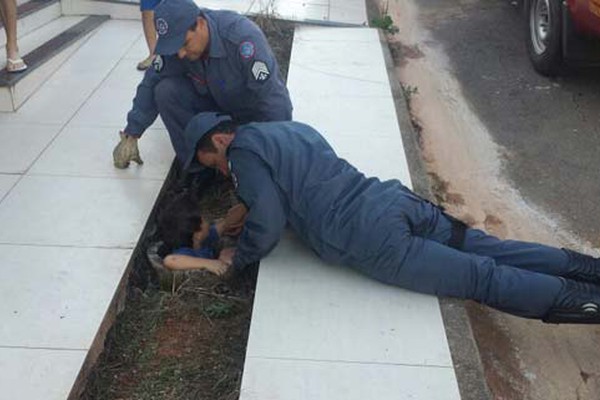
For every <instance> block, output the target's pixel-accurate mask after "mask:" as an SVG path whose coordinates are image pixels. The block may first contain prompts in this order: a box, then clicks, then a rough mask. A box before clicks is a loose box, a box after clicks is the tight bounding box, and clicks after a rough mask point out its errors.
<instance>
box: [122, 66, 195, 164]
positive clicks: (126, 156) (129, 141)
mask: <svg viewBox="0 0 600 400" xmlns="http://www.w3.org/2000/svg"><path fill="white" fill-rule="evenodd" d="M167 65H168V67H167ZM182 73H183V67H182V65H181V63H179V62H177V60H174V59H173V57H172V56H170V57H160V56H156V58H155V59H154V62H153V65H152V67H151V68H148V70H146V72H145V73H144V78H143V79H142V82H141V83H140V84H139V85H138V87H137V90H136V94H135V97H134V99H133V106H132V108H131V111H129V113H128V114H127V126H126V127H125V129H124V130H123V131H121V132H120V135H121V141H120V142H119V143H118V144H117V146H116V147H115V149H114V150H113V160H114V165H115V167H117V168H121V169H122V168H127V167H128V166H129V163H130V162H131V161H135V162H137V163H138V164H143V161H142V159H141V157H140V153H139V150H138V145H137V141H138V139H139V138H140V137H141V136H142V134H143V133H144V131H145V130H146V129H147V128H148V127H149V126H150V125H152V123H153V122H154V120H156V117H157V116H158V108H157V106H156V102H155V100H154V88H155V87H156V85H157V84H158V82H159V81H160V79H161V78H162V77H165V76H174V75H178V74H182Z"/></svg>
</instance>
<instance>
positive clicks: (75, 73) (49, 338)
mask: <svg viewBox="0 0 600 400" xmlns="http://www.w3.org/2000/svg"><path fill="white" fill-rule="evenodd" d="M71 19H73V18H70V19H69V21H70V20H71ZM142 44H143V38H142V34H141V27H140V25H139V22H138V21H109V22H107V23H105V24H103V25H102V26H101V27H100V29H98V30H97V31H96V32H94V33H93V34H92V36H91V37H90V38H89V40H87V41H86V42H85V43H84V44H83V46H82V47H80V48H79V49H78V50H77V51H76V52H75V53H74V54H73V55H72V56H71V57H70V58H69V59H68V60H67V61H65V62H64V64H63V65H62V66H61V68H60V69H59V70H58V71H57V72H56V73H55V74H53V75H52V76H51V77H50V79H48V80H47V82H45V83H44V85H43V86H42V87H41V88H40V89H39V91H38V92H36V94H35V95H34V97H33V98H31V99H30V100H28V101H27V102H26V103H25V104H24V105H23V107H22V108H21V109H20V110H19V111H17V112H16V113H11V114H0V142H1V143H2V146H1V147H0V270H1V272H2V276H3V277H4V278H3V279H2V280H0V293H3V301H2V303H1V304H0V320H1V321H2V324H0V387H1V388H2V390H1V391H0V399H2V400H4V399H6V400H8V399H10V400H13V399H22V400H38V399H47V400H65V399H66V398H67V396H68V394H69V391H70V390H71V387H72V385H73V383H74V381H75V379H76V377H77V374H78V373H79V370H80V368H81V366H82V363H83V360H84V359H85V356H86V355H87V352H88V350H89V348H90V346H91V344H92V341H93V339H94V337H95V335H96V332H97V330H98V327H99V326H100V324H101V322H102V319H103V318H104V315H105V313H106V310H107V308H108V305H109V304H110V301H111V299H112V298H113V296H114V294H115V290H116V288H117V285H118V283H119V281H120V280H121V278H122V276H123V273H124V271H125V268H126V266H127V263H128V260H129V258H130V257H131V253H132V251H133V248H134V246H135V245H136V243H137V241H138V237H139V235H140V233H141V231H142V229H143V226H144V225H145V223H146V220H147V218H148V215H149V213H150V210H151V208H152V206H153V205H154V201H155V199H156V196H157V194H158V192H159V190H160V188H161V186H162V183H163V180H164V178H165V177H166V174H167V172H168V170H169V167H170V165H171V162H172V160H173V151H172V149H171V145H170V143H169V139H168V135H167V133H166V132H165V130H164V128H161V124H156V126H157V127H158V128H155V129H150V130H149V131H148V132H147V133H146V135H145V136H144V138H143V139H142V140H141V141H140V150H141V153H142V157H143V158H144V159H145V161H146V164H145V165H144V166H142V167H139V166H137V165H133V166H132V167H131V168H129V169H127V170H124V171H122V170H116V169H115V168H114V167H113V165H112V148H113V147H114V145H115V144H116V143H117V142H118V131H119V129H121V128H123V125H124V124H125V117H126V112H127V111H128V109H129V107H130V106H131V99H132V98H133V96H134V94H135V86H136V85H137V83H138V82H139V81H140V80H141V77H142V75H141V73H139V72H138V71H136V70H135V65H136V63H137V59H138V55H139V53H140V52H141V51H142V50H143V46H142ZM132 54H133V55H132ZM127 69H129V70H127ZM126 91H127V92H128V93H125V92H126ZM110 93H112V96H110ZM6 277H9V278H8V279H6Z"/></svg>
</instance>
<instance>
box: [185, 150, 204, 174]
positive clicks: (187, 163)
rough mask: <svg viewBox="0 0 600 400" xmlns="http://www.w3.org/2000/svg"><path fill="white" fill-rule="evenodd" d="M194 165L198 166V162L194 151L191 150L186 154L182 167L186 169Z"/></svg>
mask: <svg viewBox="0 0 600 400" xmlns="http://www.w3.org/2000/svg"><path fill="white" fill-rule="evenodd" d="M195 165H197V166H200V163H199V162H198V160H197V159H196V151H195V150H192V153H191V154H190V155H189V156H188V158H187V160H185V164H184V165H183V169H184V170H186V171H187V170H189V169H190V168H193V167H194V166H195Z"/></svg>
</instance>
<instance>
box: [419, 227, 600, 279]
mask: <svg viewBox="0 0 600 400" xmlns="http://www.w3.org/2000/svg"><path fill="white" fill-rule="evenodd" d="M448 224H450V220H449V219H448V218H444V217H443V216H442V217H441V218H440V221H439V223H438V224H437V226H436V227H435V228H434V229H433V230H432V234H431V237H430V238H431V239H433V240H436V241H439V242H441V243H444V244H447V241H446V239H445V238H446V236H447V235H448V232H447V229H448V228H447V226H448ZM460 250H462V251H465V252H468V253H474V254H478V255H481V256H486V257H491V258H493V259H494V261H495V262H496V263H497V264H501V265H511V266H513V267H517V268H522V269H527V270H530V271H534V272H540V273H543V274H549V275H555V276H562V277H564V278H570V279H575V280H578V281H583V282H591V283H595V284H600V260H598V259H596V258H593V257H590V256H587V255H583V254H580V253H577V252H574V251H571V250H567V249H559V248H556V247H552V246H546V245H543V244H540V243H533V242H524V241H518V240H501V239H498V238H497V237H495V236H492V235H489V234H487V233H485V232H483V231H481V230H478V229H467V230H466V232H465V238H464V242H463V244H462V246H461V247H460Z"/></svg>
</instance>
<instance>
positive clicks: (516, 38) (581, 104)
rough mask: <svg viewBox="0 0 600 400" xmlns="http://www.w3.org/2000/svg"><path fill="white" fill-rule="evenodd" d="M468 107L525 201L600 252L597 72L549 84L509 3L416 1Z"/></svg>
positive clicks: (580, 73) (575, 73)
mask: <svg viewBox="0 0 600 400" xmlns="http://www.w3.org/2000/svg"><path fill="white" fill-rule="evenodd" d="M417 3H418V7H419V14H420V19H421V23H422V24H423V25H424V26H425V27H426V28H427V29H428V30H429V31H430V32H431V33H432V35H433V39H434V40H435V41H436V42H438V43H440V44H442V46H443V48H444V51H445V53H446V54H447V56H448V57H449V63H450V65H451V66H452V68H453V70H454V72H455V75H456V78H457V79H458V80H459V82H460V84H461V85H462V90H463V92H464V96H465V98H466V100H467V101H468V102H469V103H470V105H471V107H472V109H473V110H474V111H475V113H476V114H477V115H478V116H479V118H480V119H481V120H482V121H483V123H484V124H485V125H486V127H487V129H488V130H489V132H490V134H491V135H492V137H493V139H494V140H495V141H496V143H497V144H499V145H500V146H502V147H503V148H504V149H505V152H504V163H503V167H504V173H505V174H506V175H507V177H508V178H509V179H510V180H512V181H513V182H514V186H515V187H516V188H518V189H519V190H520V192H521V193H522V194H523V196H524V197H525V198H527V199H528V200H530V201H531V202H533V203H534V204H536V205H537V206H539V207H541V208H542V209H543V210H545V211H548V212H549V213H550V214H555V215H556V214H557V215H559V216H561V217H562V218H561V219H562V220H563V221H566V223H567V225H568V227H569V228H570V229H572V230H573V231H574V232H575V233H576V234H577V235H579V236H581V237H583V238H584V239H587V240H589V241H590V242H591V243H592V244H594V245H595V246H600V201H599V200H600V69H587V70H584V69H573V70H572V71H570V72H569V75H568V76H563V77H561V78H555V79H548V78H545V77H542V76H540V75H538V74H537V73H535V71H534V70H533V69H532V68H531V66H530V64H529V60H528V59H527V54H526V49H525V28H524V25H525V23H524V20H523V17H522V15H521V12H520V10H519V9H518V7H515V6H514V5H512V4H511V2H510V1H508V0H470V1H465V0H463V1H460V0H419V1H418V2H417Z"/></svg>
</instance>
